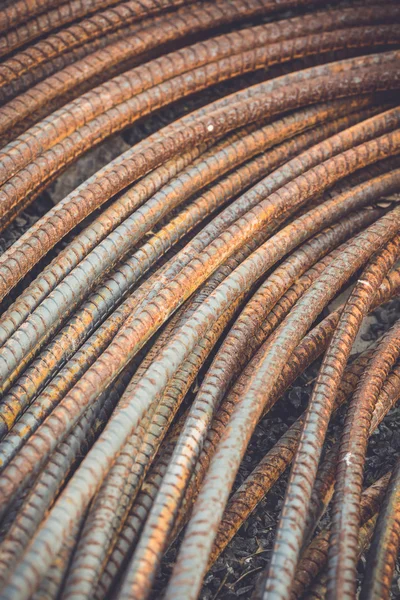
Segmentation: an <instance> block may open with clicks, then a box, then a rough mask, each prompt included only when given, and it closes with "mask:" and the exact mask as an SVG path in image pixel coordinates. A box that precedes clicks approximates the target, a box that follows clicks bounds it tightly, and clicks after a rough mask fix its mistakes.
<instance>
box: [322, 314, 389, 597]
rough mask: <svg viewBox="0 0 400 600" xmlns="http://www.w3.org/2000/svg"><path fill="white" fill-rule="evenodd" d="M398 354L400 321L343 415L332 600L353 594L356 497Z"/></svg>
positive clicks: (331, 572) (330, 581)
mask: <svg viewBox="0 0 400 600" xmlns="http://www.w3.org/2000/svg"><path fill="white" fill-rule="evenodd" d="M399 355H400V322H396V323H395V325H394V326H393V327H392V329H391V330H390V331H389V332H388V333H387V334H386V335H385V336H384V338H383V340H382V341H381V342H380V344H379V346H378V348H377V350H376V352H375V354H374V357H373V358H372V360H371V363H370V365H369V369H368V371H367V372H366V373H365V374H364V376H363V378H362V379H361V381H360V385H359V387H358V389H357V391H356V393H355V395H354V397H353V399H352V402H351V403H350V406H349V409H348V411H347V414H346V419H345V424H344V429H343V433H342V438H341V442H340V451H339V457H338V464H337V473H336V483H335V493H334V499H333V510H332V537H331V546H330V551H329V569H328V572H329V577H328V596H330V597H332V598H333V597H339V596H336V593H338V594H339V593H340V594H341V597H342V598H350V597H352V595H353V594H354V593H355V592H354V591H353V590H355V589H356V565H357V558H356V556H357V555H356V546H355V543H354V539H355V542H356V541H357V537H358V528H359V494H360V486H362V479H363V470H364V461H365V453H366V446H367V442H368V434H369V429H370V424H371V419H372V414H373V410H374V407H375V405H376V402H377V399H378V397H379V392H380V390H381V388H382V385H383V383H384V381H385V379H386V377H387V375H388V372H389V371H390V369H391V368H392V366H393V364H394V363H395V362H396V360H397V358H398V357H399ZM349 471H351V472H350V473H349ZM348 522H350V524H349V525H348ZM336 590H337V591H336Z"/></svg>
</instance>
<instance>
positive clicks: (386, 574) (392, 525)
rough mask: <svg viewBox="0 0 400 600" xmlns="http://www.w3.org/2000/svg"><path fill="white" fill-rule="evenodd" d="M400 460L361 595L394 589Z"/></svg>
mask: <svg viewBox="0 0 400 600" xmlns="http://www.w3.org/2000/svg"><path fill="white" fill-rule="evenodd" d="M399 515H400V463H399V462H397V465H396V467H395V469H394V470H393V474H392V477H391V480H390V482H389V486H388V490H387V494H386V497H385V501H384V503H383V506H382V508H381V510H380V512H379V516H378V520H377V524H376V527H375V531H374V535H373V538H372V543H371V548H370V551H369V554H368V559H367V564H366V570H365V578H364V581H363V585H362V590H361V595H360V598H362V600H370V599H371V600H372V599H376V600H378V598H379V599H380V600H385V599H387V598H390V588H391V583H392V579H393V573H394V569H395V565H396V559H397V555H398V550H399V545H400V516H399Z"/></svg>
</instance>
